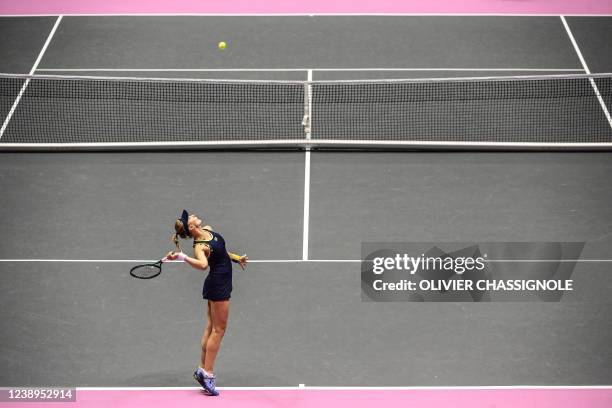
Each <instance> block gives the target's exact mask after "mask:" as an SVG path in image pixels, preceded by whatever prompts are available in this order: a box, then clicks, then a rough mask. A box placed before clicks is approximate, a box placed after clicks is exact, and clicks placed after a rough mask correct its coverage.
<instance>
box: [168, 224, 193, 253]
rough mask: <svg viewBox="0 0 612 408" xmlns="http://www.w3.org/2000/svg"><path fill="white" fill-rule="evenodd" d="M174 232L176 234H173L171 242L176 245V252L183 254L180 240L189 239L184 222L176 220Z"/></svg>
mask: <svg viewBox="0 0 612 408" xmlns="http://www.w3.org/2000/svg"><path fill="white" fill-rule="evenodd" d="M174 231H175V233H174V234H172V237H171V238H170V240H171V241H172V242H173V243H174V245H176V250H177V251H178V252H183V250H182V249H181V243H180V241H179V238H183V239H187V238H188V237H189V231H185V228H184V227H183V222H182V221H181V220H180V219H179V220H176V222H175V223H174Z"/></svg>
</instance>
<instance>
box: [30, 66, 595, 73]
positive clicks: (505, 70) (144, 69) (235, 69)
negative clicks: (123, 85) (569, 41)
mask: <svg viewBox="0 0 612 408" xmlns="http://www.w3.org/2000/svg"><path fill="white" fill-rule="evenodd" d="M311 70H313V71H322V72H336V71H338V72H343V71H349V72H353V71H356V72H359V71H398V72H403V71H406V72H428V71H432V72H445V71H450V72H471V71H474V72H485V71H495V72H521V71H524V72H584V69H583V68H482V67H480V68H439V67H436V68H433V67H432V68H387V67H370V68H39V69H37V71H38V72H303V71H311Z"/></svg>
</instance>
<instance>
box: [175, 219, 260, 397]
mask: <svg viewBox="0 0 612 408" xmlns="http://www.w3.org/2000/svg"><path fill="white" fill-rule="evenodd" d="M174 229H175V231H176V233H175V234H174V235H173V236H172V241H173V242H174V243H175V244H176V247H177V249H178V252H170V253H168V255H166V259H167V260H179V261H184V262H187V263H188V264H189V265H191V266H192V267H194V268H196V269H200V270H203V271H204V270H206V269H208V268H210V271H209V272H208V276H207V277H206V279H205V280H204V287H203V289H202V296H203V297H204V299H207V300H208V323H207V324H206V329H205V330H204V334H203V335H202V354H201V356H200V365H199V367H198V369H197V370H196V371H195V372H194V373H193V378H194V379H195V380H196V381H197V382H198V383H200V385H201V386H202V388H204V391H205V392H206V393H207V394H208V395H219V391H217V389H216V388H215V375H214V374H213V370H214V365H215V359H216V358H217V353H218V352H219V347H220V345H221V340H222V339H223V335H224V334H225V329H226V327H227V318H228V315H229V304H230V294H231V293H232V263H231V262H235V263H237V264H239V265H240V267H241V268H243V269H244V266H245V265H246V264H247V262H248V260H249V258H248V257H247V256H246V255H242V256H240V255H236V254H233V253H231V252H227V250H226V249H225V240H224V239H223V237H222V236H221V235H220V234H219V233H217V232H214V231H213V229H212V228H211V226H210V225H206V226H202V220H201V219H199V218H198V217H197V216H195V215H194V214H191V215H190V214H189V213H188V212H187V211H186V210H183V213H182V214H181V217H180V218H179V219H177V220H176V223H175V224H174ZM179 237H180V238H183V239H187V238H189V237H191V238H193V252H194V256H193V257H190V256H187V255H186V254H185V253H183V252H182V250H181V247H180V243H179Z"/></svg>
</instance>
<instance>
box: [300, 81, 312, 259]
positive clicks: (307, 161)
mask: <svg viewBox="0 0 612 408" xmlns="http://www.w3.org/2000/svg"><path fill="white" fill-rule="evenodd" d="M307 80H308V82H311V81H312V70H311V69H309V70H308V77H307ZM306 93H307V94H306V97H307V98H308V112H307V114H308V117H307V118H306V120H307V123H306V126H307V127H308V130H307V132H306V137H307V139H310V135H311V124H312V94H311V86H310V84H308V85H306ZM309 226H310V148H308V147H307V148H306V152H305V155H304V235H303V236H302V260H303V261H306V260H308V240H309V235H308V230H309Z"/></svg>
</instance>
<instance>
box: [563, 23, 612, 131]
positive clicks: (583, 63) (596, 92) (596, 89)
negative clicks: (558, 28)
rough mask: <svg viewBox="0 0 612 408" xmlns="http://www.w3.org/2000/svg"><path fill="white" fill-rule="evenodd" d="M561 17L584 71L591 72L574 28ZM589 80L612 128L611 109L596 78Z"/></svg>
mask: <svg viewBox="0 0 612 408" xmlns="http://www.w3.org/2000/svg"><path fill="white" fill-rule="evenodd" d="M560 18H561V22H562V23H563V27H565V31H567V35H568V36H569V39H570V41H571V42H572V45H573V46H574V50H576V54H578V59H580V63H581V64H582V67H583V68H584V71H585V72H586V73H587V74H590V73H591V70H589V67H588V65H587V63H586V61H585V60H584V57H583V56H582V52H581V51H580V47H578V43H577V42H576V39H575V38H574V35H573V34H572V30H570V27H569V25H568V24H567V21H565V17H563V16H560ZM589 81H590V82H591V86H592V87H593V90H594V91H595V95H596V96H597V100H598V101H599V104H600V105H601V109H603V112H604V115H605V116H606V119H607V120H608V124H609V125H610V127H611V128H612V117H611V116H610V111H609V110H608V107H607V106H606V103H605V102H604V100H603V98H602V97H601V94H600V93H599V88H597V84H596V83H595V80H594V79H593V78H589Z"/></svg>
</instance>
